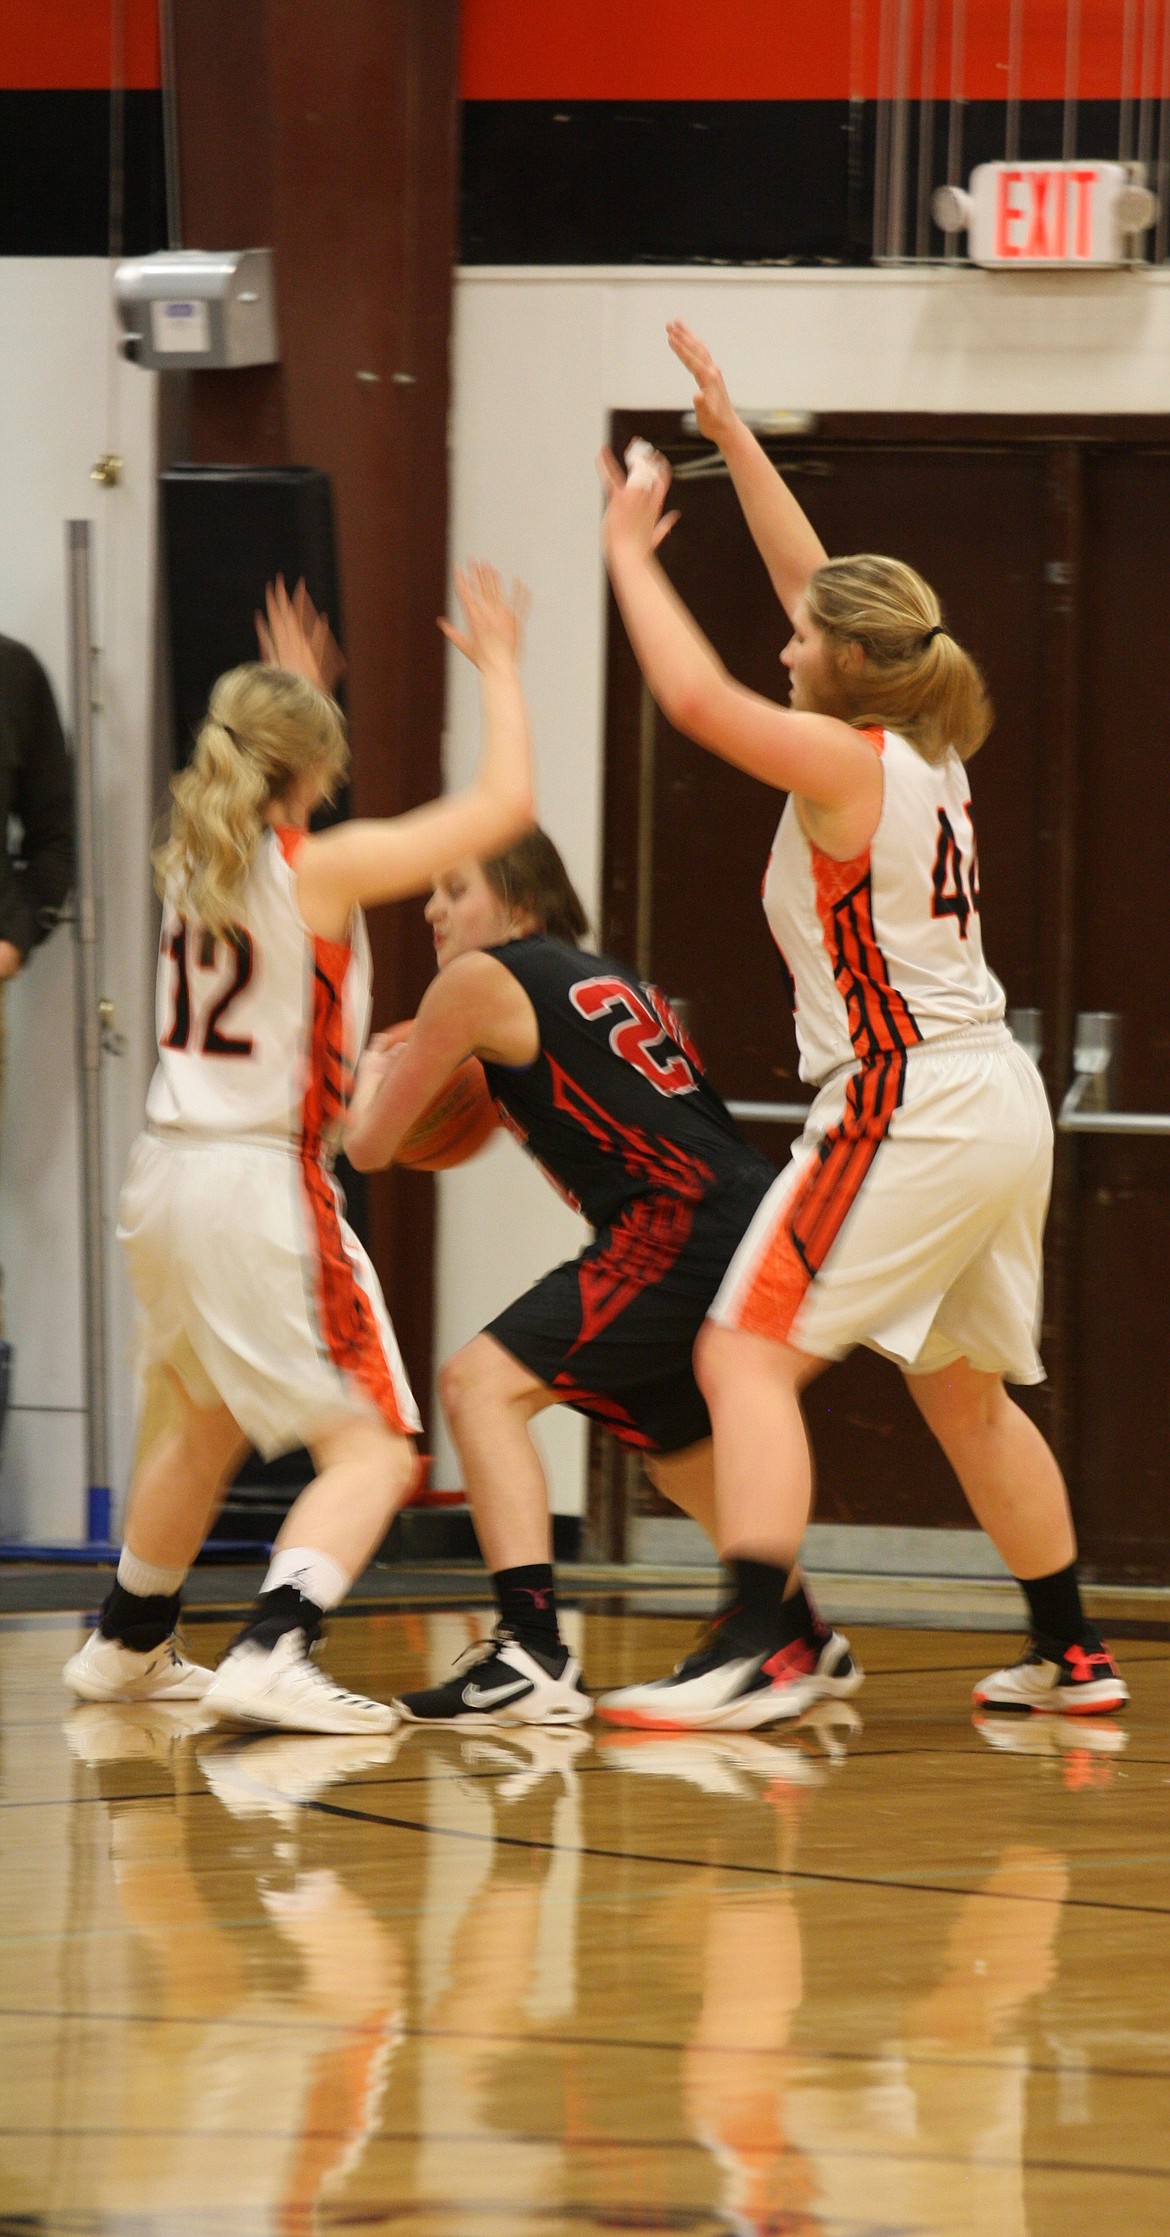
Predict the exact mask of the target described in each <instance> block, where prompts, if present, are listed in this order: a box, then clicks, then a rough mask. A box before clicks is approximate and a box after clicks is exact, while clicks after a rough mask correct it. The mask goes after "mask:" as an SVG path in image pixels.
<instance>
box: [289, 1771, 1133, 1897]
mask: <svg viewBox="0 0 1170 2237" xmlns="http://www.w3.org/2000/svg"><path fill="white" fill-rule="evenodd" d="M299 1806H300V1808H301V1809H304V1810H315V1811H317V1812H319V1813H320V1814H321V1815H322V1816H325V1817H337V1818H352V1819H353V1820H354V1821H355V1822H356V1823H358V1824H365V1825H384V1826H386V1827H387V1828H388V1829H389V1830H390V1831H392V1832H397V1833H420V1834H424V1835H426V1836H427V1837H428V1838H429V1839H432V1840H434V1839H436V1838H438V1839H445V1840H451V1841H479V1842H481V1843H482V1842H485V1841H486V1842H487V1843H488V1844H489V1845H495V1846H498V1847H500V1848H508V1849H526V1850H529V1851H545V1852H547V1853H548V1854H550V1855H552V1856H560V1855H564V1854H565V1852H566V1850H568V1851H569V1853H570V1854H572V1855H574V1856H590V1857H597V1858H600V1859H602V1860H606V1861H608V1862H610V1863H613V1864H654V1865H658V1866H666V1867H667V1868H668V1869H676V1870H681V1871H696V1872H733V1873H736V1874H737V1875H741V1876H743V1877H745V1878H750V1879H762V1880H781V1881H789V1880H801V1881H804V1882H807V1883H809V1884H811V1885H816V1886H821V1887H863V1888H870V1889H874V1890H879V1891H880V1892H882V1893H884V1894H889V1895H940V1896H943V1897H945V1898H946V1900H947V1901H953V1899H954V1898H955V1896H957V1895H960V1896H961V1895H977V1894H979V1893H980V1892H981V1891H980V1889H979V1888H978V1887H963V1886H961V1885H959V1884H957V1883H955V1884H952V1885H940V1884H939V1883H938V1882H937V1881H934V1880H884V1879H881V1878H880V1877H879V1876H877V1875H876V1874H874V1873H867V1872H806V1871H802V1870H801V1869H800V1868H799V1867H798V1866H796V1865H790V1866H787V1867H786V1866H783V1865H778V1864H740V1863H734V1862H732V1861H731V1860H730V1859H727V1858H712V1857H706V1856H661V1855H654V1854H653V1853H649V1852H647V1851H645V1850H642V1849H607V1848H600V1847H597V1846H595V1845H594V1844H592V1843H590V1842H587V1841H575V1842H572V1843H567V1842H562V1841H537V1840H528V1839H525V1838H524V1837H523V1836H522V1835H521V1834H518V1833H495V1832H491V1833H486V1832H485V1833H480V1832H477V1831H475V1829H474V1828H472V1827H468V1826H455V1825H424V1824H422V1823H421V1822H420V1821H419V1820H418V1819H417V1818H398V1817H382V1816H379V1815H377V1814H376V1813H375V1812H374V1811H372V1810H355V1809H351V1808H347V1807H346V1805H345V1804H344V1803H341V1802H322V1801H320V1800H319V1799H318V1800H313V1799H310V1800H308V1801H305V1802H302V1803H301V1804H300V1805H299ZM997 1900H999V1901H1001V1902H1005V1903H1041V1904H1044V1905H1047V1904H1048V1903H1049V1901H1050V1898H1049V1897H1047V1896H1033V1895H1009V1894H1007V1893H1006V1892H1005V1891H997ZM1063 1908H1064V1909H1065V1910H1080V1911H1108V1912H1112V1913H1115V1914H1117V1915H1119V1916H1121V1917H1136V1918H1158V1919H1161V1918H1170V1904H1167V1903H1106V1902H1102V1901H1101V1900H1100V1899H1099V1898H1098V1897H1095V1896H1089V1895H1066V1896H1065V1898H1064V1904H1063Z"/></svg>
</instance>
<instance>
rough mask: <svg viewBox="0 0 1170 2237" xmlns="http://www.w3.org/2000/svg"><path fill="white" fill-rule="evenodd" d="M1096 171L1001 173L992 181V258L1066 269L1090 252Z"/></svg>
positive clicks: (1062, 168) (1061, 169)
mask: <svg viewBox="0 0 1170 2237" xmlns="http://www.w3.org/2000/svg"><path fill="white" fill-rule="evenodd" d="M1096 176H1097V174H1096V172H1095V171H1091V170H1083V171H1082V170H1073V169H1068V168H1065V167H1064V166H1061V167H1060V168H1058V169H1054V170H1051V171H1043V170H1039V169H1036V170H1019V171H1016V170H1008V169H1005V170H1002V171H1000V172H999V173H998V176H997V181H996V204H995V253H996V256H997V257H1002V258H1003V259H1004V260H1005V261H1006V260H1008V259H1010V258H1012V257H1022V258H1026V259H1027V260H1028V261H1029V262H1031V263H1053V264H1057V263H1059V264H1067V263H1070V262H1076V261H1085V260H1087V259H1088V258H1089V257H1090V256H1091V255H1092V249H1093V187H1094V184H1095V183H1096Z"/></svg>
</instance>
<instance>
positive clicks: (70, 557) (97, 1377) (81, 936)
mask: <svg viewBox="0 0 1170 2237" xmlns="http://www.w3.org/2000/svg"><path fill="white" fill-rule="evenodd" d="M91 534H92V522H90V521H88V520H71V521H68V522H67V523H66V529H65V537H66V560H67V565H68V571H69V672H70V680H71V687H72V699H73V769H74V790H75V801H76V821H77V1009H78V1026H77V1040H78V1057H79V1061H80V1067H81V1212H82V1239H83V1243H84V1253H85V1399H86V1417H87V1436H86V1452H87V1458H88V1480H87V1484H86V1500H85V1527H86V1537H87V1538H88V1539H89V1541H90V1542H91V1544H92V1543H93V1542H94V1541H97V1540H105V1539H107V1538H108V1537H109V1535H110V1516H111V1506H112V1502H111V1498H110V1469H109V1439H108V1426H107V1419H106V1299H105V1273H104V1251H103V1232H102V1105H101V1061H102V1036H101V1019H100V1016H99V1009H98V1005H99V1002H100V999H101V997H100V993H99V984H98V929H97V880H96V874H95V871H96V859H97V850H96V830H95V815H94V774H93V636H92V628H91V621H90V615H91V611H92V608H91V599H90V539H91Z"/></svg>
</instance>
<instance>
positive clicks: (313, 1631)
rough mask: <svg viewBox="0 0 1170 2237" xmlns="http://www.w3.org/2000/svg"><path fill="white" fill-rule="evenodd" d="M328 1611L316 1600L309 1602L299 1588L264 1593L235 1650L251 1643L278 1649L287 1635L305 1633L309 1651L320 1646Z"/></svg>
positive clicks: (284, 1587)
mask: <svg viewBox="0 0 1170 2237" xmlns="http://www.w3.org/2000/svg"><path fill="white" fill-rule="evenodd" d="M324 1613H325V1612H324V1609H322V1608H319V1607H318V1606H317V1603H316V1601H315V1600H306V1598H305V1595H304V1593H303V1592H298V1591H297V1588H296V1586H295V1585H277V1587H276V1590H275V1591H274V1592H262V1593H261V1594H260V1597H259V1599H258V1600H257V1602H256V1606H255V1610H254V1612H253V1614H252V1616H251V1618H250V1620H249V1621H248V1622H247V1623H246V1624H245V1625H244V1628H243V1630H242V1631H241V1633H240V1635H239V1637H238V1638H237V1639H233V1641H232V1645H233V1647H242V1646H243V1644H244V1641H245V1640H246V1639H247V1640H249V1641H250V1642H251V1643H252V1644H253V1645H255V1646H257V1647H274V1646H275V1645H276V1642H277V1640H278V1639H282V1638H283V1637H284V1634H285V1632H286V1631H303V1632H304V1634H305V1646H306V1648H308V1647H312V1646H315V1645H316V1642H317V1640H318V1639H319V1638H320V1636H321V1625H322V1623H323V1621H324Z"/></svg>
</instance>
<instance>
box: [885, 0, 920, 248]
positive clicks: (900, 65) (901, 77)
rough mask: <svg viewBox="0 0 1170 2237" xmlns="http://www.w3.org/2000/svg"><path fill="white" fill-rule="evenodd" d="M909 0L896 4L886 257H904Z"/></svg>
mask: <svg viewBox="0 0 1170 2237" xmlns="http://www.w3.org/2000/svg"><path fill="white" fill-rule="evenodd" d="M912 12H913V11H912V6H911V0H898V43H897V61H896V64H895V75H894V117H893V126H892V129H891V133H890V203H889V218H888V228H889V230H888V234H887V239H886V255H887V256H888V257H892V258H898V257H902V256H904V255H905V253H906V190H907V184H908V178H909V170H910V19H911V15H912Z"/></svg>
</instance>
